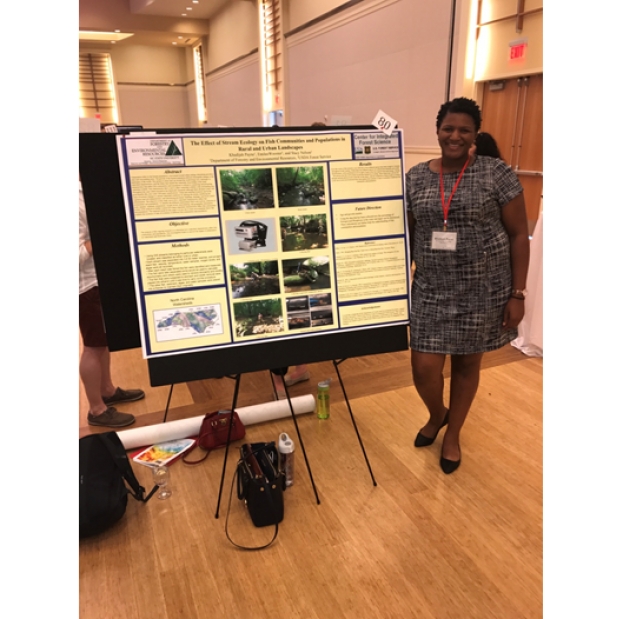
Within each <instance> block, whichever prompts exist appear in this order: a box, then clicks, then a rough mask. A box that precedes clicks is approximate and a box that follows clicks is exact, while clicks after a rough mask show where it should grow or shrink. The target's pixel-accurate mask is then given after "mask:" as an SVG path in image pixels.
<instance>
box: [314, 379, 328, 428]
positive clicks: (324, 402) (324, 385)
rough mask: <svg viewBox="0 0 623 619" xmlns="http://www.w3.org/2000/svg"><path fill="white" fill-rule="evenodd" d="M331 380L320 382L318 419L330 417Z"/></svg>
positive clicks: (317, 407) (317, 408)
mask: <svg viewBox="0 0 623 619" xmlns="http://www.w3.org/2000/svg"><path fill="white" fill-rule="evenodd" d="M330 383H331V380H330V379H329V380H323V381H321V382H319V383H318V404H317V406H316V412H317V415H318V419H329V415H330V400H329V384H330Z"/></svg>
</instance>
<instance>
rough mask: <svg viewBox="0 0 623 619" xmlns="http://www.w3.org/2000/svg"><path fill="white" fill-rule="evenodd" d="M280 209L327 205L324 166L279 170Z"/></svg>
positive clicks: (278, 193)
mask: <svg viewBox="0 0 623 619" xmlns="http://www.w3.org/2000/svg"><path fill="white" fill-rule="evenodd" d="M277 197H278V201H279V207H280V208H282V207H289V206H318V205H320V204H324V203H325V187H324V166H298V167H292V168H277Z"/></svg>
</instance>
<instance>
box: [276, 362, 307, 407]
mask: <svg viewBox="0 0 623 619" xmlns="http://www.w3.org/2000/svg"><path fill="white" fill-rule="evenodd" d="M288 369H289V368H288V367H285V368H275V369H272V370H271V373H272V379H273V387H274V390H275V394H276V396H277V399H278V400H285V399H286V390H285V387H284V385H283V382H284V380H285V384H286V385H287V386H288V387H291V386H292V385H295V384H296V383H300V382H302V381H304V380H309V370H308V369H307V366H306V365H295V366H294V368H293V370H292V372H288Z"/></svg>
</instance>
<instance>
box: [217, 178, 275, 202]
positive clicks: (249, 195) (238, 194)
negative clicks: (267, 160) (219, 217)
mask: <svg viewBox="0 0 623 619" xmlns="http://www.w3.org/2000/svg"><path fill="white" fill-rule="evenodd" d="M220 176H221V203H222V204H223V209H224V210H226V211H246V210H251V209H256V208H273V207H274V206H275V195H274V191H273V175H272V171H271V170H270V168H246V169H243V170H234V169H229V168H227V169H222V170H220Z"/></svg>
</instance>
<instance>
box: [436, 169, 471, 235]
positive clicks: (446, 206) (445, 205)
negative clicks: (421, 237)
mask: <svg viewBox="0 0 623 619" xmlns="http://www.w3.org/2000/svg"><path fill="white" fill-rule="evenodd" d="M469 159H470V158H469V157H468V158H467V160H466V161H465V163H464V164H463V169H462V170H461V173H460V174H459V177H458V178H457V179H456V183H454V187H453V189H452V193H451V194H450V197H449V198H448V202H447V203H446V201H445V196H444V191H443V168H442V166H441V163H440V164H439V185H440V187H441V208H442V209H443V230H444V232H445V231H446V230H447V229H448V213H449V212H450V202H452V198H454V193H455V192H456V188H457V187H458V186H459V183H460V182H461V179H462V178H463V172H465V168H466V167H467V164H468V163H469Z"/></svg>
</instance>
